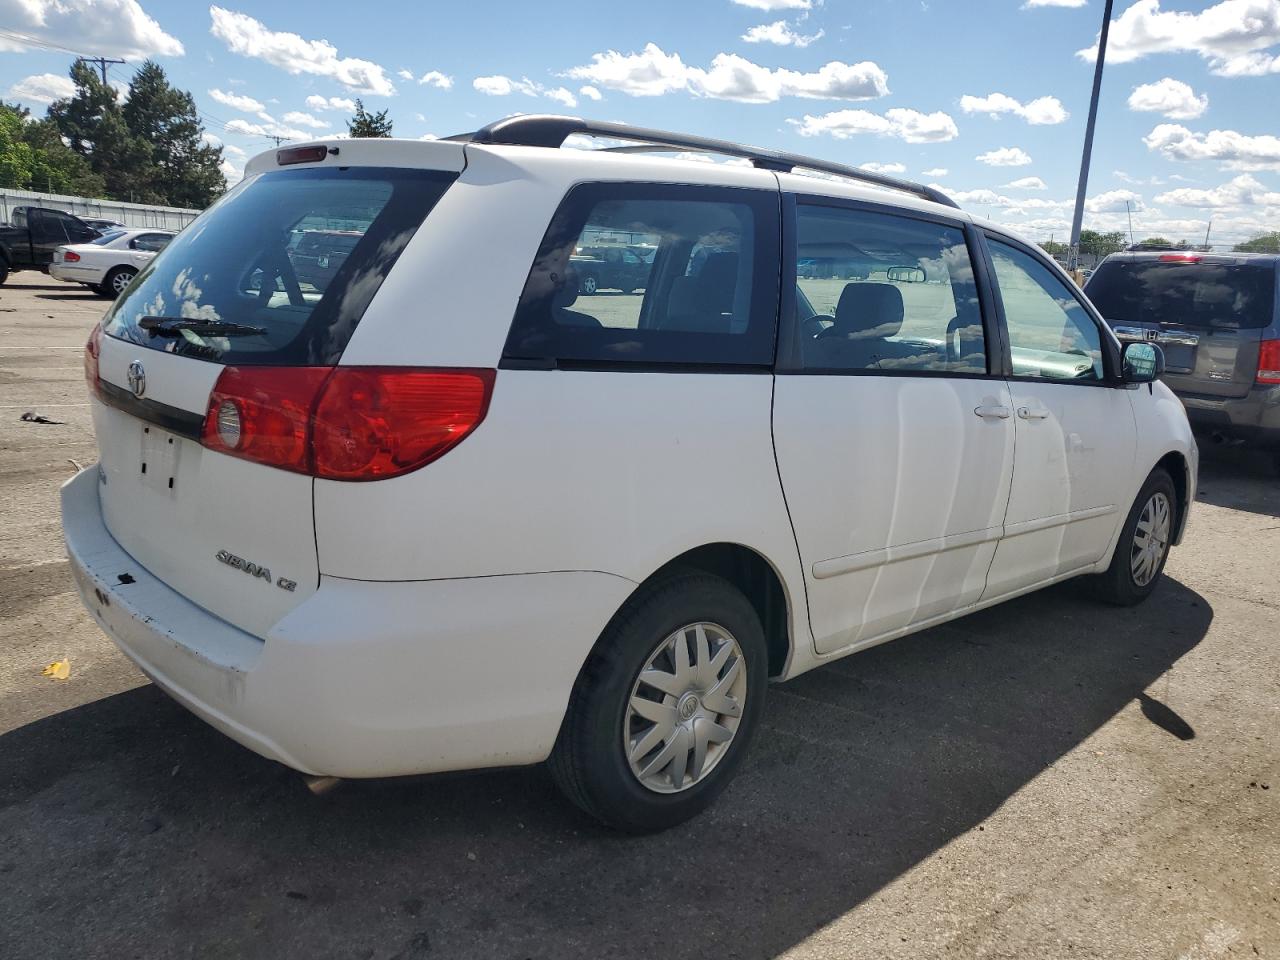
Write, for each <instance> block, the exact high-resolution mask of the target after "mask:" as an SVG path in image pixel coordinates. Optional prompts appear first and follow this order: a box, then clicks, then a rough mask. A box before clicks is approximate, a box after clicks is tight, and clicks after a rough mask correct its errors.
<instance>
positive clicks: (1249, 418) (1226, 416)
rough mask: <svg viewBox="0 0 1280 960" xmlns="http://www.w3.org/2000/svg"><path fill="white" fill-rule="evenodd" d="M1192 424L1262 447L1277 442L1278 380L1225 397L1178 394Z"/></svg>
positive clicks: (1200, 430)
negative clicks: (1244, 392) (1238, 394)
mask: <svg viewBox="0 0 1280 960" xmlns="http://www.w3.org/2000/svg"><path fill="white" fill-rule="evenodd" d="M1178 396H1179V399H1181V400H1182V404H1183V406H1184V407H1186V409H1187V419H1188V420H1189V421H1190V422H1191V427H1192V429H1194V430H1195V431H1196V432H1197V433H1198V434H1201V435H1206V434H1207V435H1210V436H1213V435H1219V436H1221V437H1223V438H1226V439H1229V440H1242V441H1244V442H1246V443H1250V444H1254V445H1257V446H1262V447H1276V446H1280V384H1278V385H1275V386H1256V387H1254V388H1253V389H1252V390H1250V391H1249V393H1248V394H1247V395H1245V396H1243V397H1234V398H1230V399H1224V398H1221V397H1206V396H1202V395H1197V394H1179V395H1178Z"/></svg>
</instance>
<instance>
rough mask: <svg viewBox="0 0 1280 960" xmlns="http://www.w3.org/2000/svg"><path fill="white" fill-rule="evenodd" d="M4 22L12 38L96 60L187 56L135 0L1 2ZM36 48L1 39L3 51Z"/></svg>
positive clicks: (12, 0)
mask: <svg viewBox="0 0 1280 960" xmlns="http://www.w3.org/2000/svg"><path fill="white" fill-rule="evenodd" d="M0 23H3V24H4V28H5V29H6V30H10V31H13V32H14V33H20V34H23V35H25V36H28V37H31V38H33V39H35V40H43V41H45V42H47V43H53V44H57V45H58V46H60V47H66V48H67V49H70V50H78V51H80V52H82V53H91V54H94V55H95V56H102V57H121V58H123V59H125V60H145V59H146V58H147V57H157V56H160V57H180V56H182V55H183V53H185V52H186V51H185V50H184V49H183V46H182V44H181V43H180V42H179V41H178V39H177V38H176V37H173V36H170V35H169V34H167V33H165V32H164V30H163V29H162V28H161V27H160V24H158V23H157V22H156V21H155V20H153V19H152V18H151V17H149V16H148V15H147V14H146V12H145V11H144V10H143V9H142V7H141V6H139V5H138V3H137V0H0ZM38 49H40V47H39V45H37V44H28V43H25V42H23V41H22V40H17V39H13V38H12V37H4V38H0V50H9V51H28V50H38Z"/></svg>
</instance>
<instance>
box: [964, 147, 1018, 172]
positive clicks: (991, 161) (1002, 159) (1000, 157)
mask: <svg viewBox="0 0 1280 960" xmlns="http://www.w3.org/2000/svg"><path fill="white" fill-rule="evenodd" d="M974 159H975V160H977V161H978V162H979V163H985V164H986V165H987V166H989V167H1025V166H1026V165H1027V164H1029V163H1030V162H1031V155H1030V154H1028V153H1027V151H1025V150H1023V149H1022V148H1021V147H1000V148H999V149H998V150H989V151H988V152H986V153H982V154H979V155H978V156H976V157H974Z"/></svg>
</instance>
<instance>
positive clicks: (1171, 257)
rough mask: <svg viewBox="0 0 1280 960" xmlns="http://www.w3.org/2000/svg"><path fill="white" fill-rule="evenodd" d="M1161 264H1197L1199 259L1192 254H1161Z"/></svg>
mask: <svg viewBox="0 0 1280 960" xmlns="http://www.w3.org/2000/svg"><path fill="white" fill-rule="evenodd" d="M1160 262H1161V263H1199V262H1200V258H1199V257H1197V256H1196V255H1195V254H1194V253H1162V254H1160Z"/></svg>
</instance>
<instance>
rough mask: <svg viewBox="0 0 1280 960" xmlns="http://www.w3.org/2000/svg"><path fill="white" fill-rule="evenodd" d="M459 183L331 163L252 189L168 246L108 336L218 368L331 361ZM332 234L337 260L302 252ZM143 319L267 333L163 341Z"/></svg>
mask: <svg viewBox="0 0 1280 960" xmlns="http://www.w3.org/2000/svg"><path fill="white" fill-rule="evenodd" d="M454 179H456V174H453V173H441V172H438V171H431V170H408V169H392V168H375V167H346V168H341V167H328V168H324V169H312V170H281V171H272V172H269V173H264V174H262V175H261V176H259V177H255V178H253V179H252V180H248V181H245V182H243V183H242V184H240V185H239V186H237V187H236V188H235V189H233V190H231V191H230V192H229V193H228V194H227V195H226V196H224V197H223V198H222V199H221V200H219V201H218V202H217V203H216V204H215V205H214V206H213V207H211V208H210V209H209V210H207V211H206V212H205V213H204V214H202V215H201V216H200V217H199V218H197V219H196V220H195V221H194V222H193V223H192V224H191V225H190V226H189V227H187V228H186V229H185V230H183V231H182V232H181V233H180V234H178V235H177V236H175V237H174V238H172V240H171V241H170V242H169V243H168V244H167V245H166V246H165V247H164V249H163V251H161V252H160V253H159V254H157V256H156V257H155V259H153V260H152V261H151V263H150V264H149V265H148V266H147V267H146V268H145V269H144V270H143V271H142V272H141V273H140V274H139V275H138V278H137V280H136V281H135V282H134V283H133V284H132V285H131V286H130V287H129V289H128V291H126V293H125V295H124V296H123V297H121V298H120V299H119V300H118V301H116V303H115V305H114V306H113V307H112V309H111V310H110V312H109V313H108V314H107V317H106V319H105V320H104V321H103V332H104V333H106V334H107V335H109V336H113V337H118V338H120V339H124V340H129V341H131V342H133V343H136V344H138V345H140V346H144V347H149V348H152V349H157V350H165V351H169V352H173V353H180V354H183V355H186V356H193V357H197V358H201V359H207V360H213V361H217V362H221V363H234V364H238V365H251V364H272V365H284V366H302V365H330V364H333V363H336V362H337V360H338V358H339V357H340V356H341V355H342V351H343V350H344V349H345V347H346V345H347V342H348V341H349V340H350V338H351V335H352V333H353V332H354V331H355V328H356V325H357V324H358V323H359V322H360V318H361V317H362V316H363V315H364V312H365V309H366V308H367V307H368V305H369V303H370V301H371V300H372V299H373V296H374V294H375V293H377V291H378V288H379V287H380V286H381V285H382V281H383V280H384V279H385V277H386V275H387V273H388V272H389V271H390V270H391V269H392V267H393V266H394V265H395V263H396V260H397V259H398V258H399V256H400V253H401V251H402V250H404V248H405V246H406V245H407V244H408V243H409V241H410V239H412V237H413V235H414V233H415V232H416V231H417V229H418V227H419V226H420V225H421V224H422V222H423V220H424V219H425V218H426V217H427V215H428V214H429V213H430V212H431V209H432V207H433V206H434V205H435V204H436V202H437V201H438V200H439V199H440V197H441V196H442V195H443V194H444V192H445V190H446V189H448V187H449V184H451V183H452V182H453V181H454ZM326 236H327V237H340V238H341V240H340V241H339V247H340V249H338V250H335V251H334V255H333V256H332V257H327V256H322V257H317V256H316V251H314V250H313V251H312V252H311V254H310V255H306V254H304V253H302V252H300V247H299V243H300V241H301V240H302V239H304V238H308V237H309V238H313V239H314V238H319V237H326ZM321 263H323V266H321ZM145 317H161V318H166V319H181V320H198V321H212V322H214V323H219V322H221V323H234V324H240V325H242V326H243V327H245V328H252V329H253V330H258V331H261V332H258V333H245V332H244V331H237V332H235V333H233V334H227V335H217V334H213V333H200V332H195V331H192V330H180V331H176V335H172V336H157V335H154V331H152V330H148V329H144V328H143V327H142V326H141V325H140V321H142V320H143V318H145Z"/></svg>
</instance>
